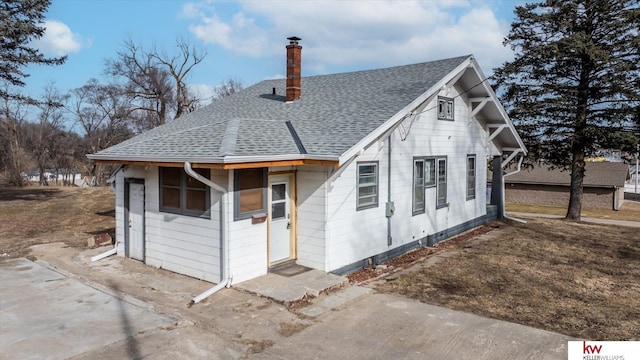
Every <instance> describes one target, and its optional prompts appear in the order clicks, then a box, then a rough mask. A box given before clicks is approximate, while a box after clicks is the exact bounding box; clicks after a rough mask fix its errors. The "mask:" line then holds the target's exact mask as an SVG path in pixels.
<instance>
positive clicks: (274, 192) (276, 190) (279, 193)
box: [271, 184, 287, 201]
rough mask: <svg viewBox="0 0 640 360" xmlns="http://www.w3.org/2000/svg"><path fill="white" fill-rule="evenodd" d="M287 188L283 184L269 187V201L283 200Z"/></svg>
mask: <svg viewBox="0 0 640 360" xmlns="http://www.w3.org/2000/svg"><path fill="white" fill-rule="evenodd" d="M286 189H287V186H286V185H285V184H275V185H271V200H272V201H278V200H284V199H285V192H286Z"/></svg>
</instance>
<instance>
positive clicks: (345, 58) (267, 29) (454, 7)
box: [190, 0, 511, 74]
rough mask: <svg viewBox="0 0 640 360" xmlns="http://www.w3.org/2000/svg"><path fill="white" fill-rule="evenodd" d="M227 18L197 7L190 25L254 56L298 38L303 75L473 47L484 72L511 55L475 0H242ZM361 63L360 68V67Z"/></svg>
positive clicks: (499, 27)
mask: <svg viewBox="0 0 640 360" xmlns="http://www.w3.org/2000/svg"><path fill="white" fill-rule="evenodd" d="M241 5H242V6H241V10H240V11H238V12H236V13H235V14H234V15H233V16H232V17H228V18H221V17H220V15H219V14H218V13H216V12H215V9H213V8H212V7H210V6H209V7H208V9H207V10H203V9H204V7H201V8H199V9H200V12H199V13H198V16H197V17H196V19H197V24H194V25H192V26H191V27H190V30H191V31H192V32H193V33H194V34H195V35H196V37H197V38H199V39H201V40H202V41H204V42H205V43H210V44H216V45H219V46H221V47H223V48H225V49H228V50H230V51H232V52H235V53H237V54H240V55H248V56H252V57H265V56H273V55H278V54H283V53H284V45H285V44H286V40H285V39H286V37H288V36H293V35H295V36H299V37H301V38H302V42H301V45H302V46H303V48H304V50H303V62H304V69H306V70H307V71H306V73H307V74H312V73H323V72H325V71H327V69H329V68H331V67H332V66H343V67H351V66H353V67H354V69H363V68H366V67H378V66H391V65H401V64H408V63H415V62H421V61H429V60H435V59H442V58H446V57H450V56H458V55H466V54H471V53H473V54H474V55H476V57H477V59H478V61H479V63H480V64H481V65H482V66H483V67H484V68H485V71H486V72H487V73H488V72H490V71H489V70H490V69H491V68H493V67H496V66H498V65H500V63H501V62H503V61H505V60H509V59H510V56H511V50H510V49H508V48H504V47H503V46H502V39H503V37H504V36H505V35H506V33H507V31H508V27H507V26H506V25H505V24H504V22H503V23H502V24H501V23H500V22H499V21H498V19H497V18H496V16H495V14H494V13H493V11H492V10H491V9H490V8H488V7H486V6H484V5H482V3H474V1H473V0H447V1H445V2H436V1H430V0H424V1H420V0H413V1H409V0H406V1H392V0H379V1H329V0H326V1H295V2H294V1H286V0H279V1H246V2H242V3H241ZM363 66H364V67H363Z"/></svg>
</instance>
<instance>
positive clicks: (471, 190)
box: [467, 154, 478, 200]
mask: <svg viewBox="0 0 640 360" xmlns="http://www.w3.org/2000/svg"><path fill="white" fill-rule="evenodd" d="M471 159H473V169H470V168H469V160H471ZM477 169H478V162H477V160H476V155H475V154H470V155H467V200H473V199H475V198H476V189H477V187H478V186H477V183H476V179H477ZM471 170H473V173H471ZM469 184H473V187H470V186H469Z"/></svg>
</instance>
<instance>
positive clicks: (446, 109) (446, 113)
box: [438, 96, 453, 120]
mask: <svg viewBox="0 0 640 360" xmlns="http://www.w3.org/2000/svg"><path fill="white" fill-rule="evenodd" d="M438 119H440V120H453V99H451V98H446V97H442V96H438Z"/></svg>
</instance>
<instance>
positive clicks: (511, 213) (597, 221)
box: [507, 211, 640, 228]
mask: <svg viewBox="0 0 640 360" xmlns="http://www.w3.org/2000/svg"><path fill="white" fill-rule="evenodd" d="M507 215H508V216H512V217H515V218H536V217H537V218H546V219H564V216H562V215H549V214H537V213H523V212H515V211H507ZM581 221H584V222H588V223H593V224H604V225H619V226H627V227H636V228H640V219H639V220H638V221H626V220H615V219H601V218H592V217H584V216H583V217H581Z"/></svg>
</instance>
